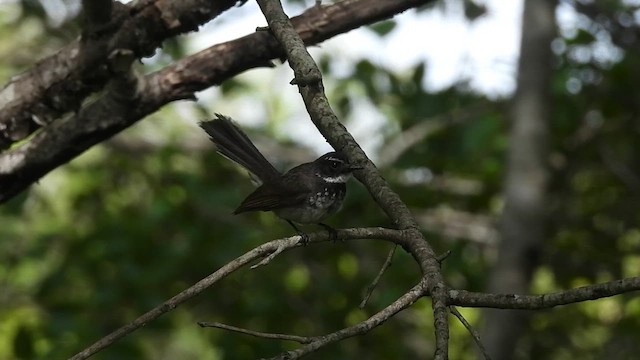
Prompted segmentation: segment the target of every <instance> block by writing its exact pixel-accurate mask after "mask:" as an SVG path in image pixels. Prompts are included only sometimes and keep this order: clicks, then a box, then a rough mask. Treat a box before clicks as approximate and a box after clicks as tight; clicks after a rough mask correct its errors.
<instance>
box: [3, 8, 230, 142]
mask: <svg viewBox="0 0 640 360" xmlns="http://www.w3.org/2000/svg"><path fill="white" fill-rule="evenodd" d="M236 2H237V0H223V1H207V0H184V1H172V0H140V1H136V2H133V3H132V4H131V5H123V4H121V3H119V2H110V1H109V3H110V5H111V6H110V5H107V1H106V0H102V1H83V4H87V3H95V4H92V5H91V6H89V7H86V8H85V16H86V18H88V19H89V27H88V28H87V29H86V30H89V31H85V33H84V34H83V36H82V38H81V39H80V40H77V41H75V42H73V43H71V44H69V45H68V46H66V47H64V48H62V49H61V50H60V51H58V52H57V53H56V54H54V55H51V56H49V57H47V58H45V59H43V60H41V61H40V62H38V64H37V65H36V66H34V67H33V68H32V69H31V70H29V71H28V72H25V73H23V74H21V75H19V76H16V77H14V78H13V79H12V80H10V81H9V83H7V84H6V85H5V86H4V87H3V88H2V89H1V90H0V109H2V111H1V112H0V150H3V149H6V148H8V147H9V146H10V145H11V144H13V143H14V142H16V141H19V140H22V139H24V138H26V137H27V136H29V135H30V134H31V133H33V132H34V131H35V130H37V129H38V128H40V127H41V126H42V124H49V123H51V122H52V121H53V120H54V119H56V118H58V117H60V116H61V115H63V114H65V113H67V112H69V111H74V110H76V109H78V108H79V107H80V105H81V104H82V101H83V100H84V99H86V98H87V96H89V95H90V94H92V93H94V92H96V91H98V90H100V89H102V88H104V86H105V84H106V83H107V82H108V81H109V80H110V79H111V78H112V76H113V72H112V70H111V69H110V68H109V66H108V63H107V56H108V55H109V54H111V53H112V52H113V51H114V50H118V49H121V50H129V51H132V52H133V53H134V54H135V55H136V57H137V58H141V57H145V56H149V55H152V54H153V52H154V51H155V49H156V48H158V47H160V46H161V45H162V42H163V41H164V40H166V39H168V38H171V37H174V36H176V35H178V34H181V33H185V32H188V31H193V30H196V29H197V28H198V26H199V25H201V24H204V23H205V22H207V21H208V20H210V19H213V18H215V17H216V16H218V15H219V14H220V13H222V12H223V11H225V10H227V9H229V8H230V7H232V6H233V5H234V4H235V3H236ZM107 9H110V10H111V13H110V14H109V13H106V14H105V13H103V12H104V11H106V10H107ZM105 21H107V22H105ZM94 25H95V26H94ZM132 34H135V36H132Z"/></svg>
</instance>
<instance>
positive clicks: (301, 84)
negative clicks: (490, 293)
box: [258, 0, 449, 359]
mask: <svg viewBox="0 0 640 360" xmlns="http://www.w3.org/2000/svg"><path fill="white" fill-rule="evenodd" d="M258 5H259V6H260V9H261V10H262V12H263V13H264V15H265V18H266V19H267V23H268V24H269V30H271V32H272V33H273V35H274V36H275V38H276V39H278V42H279V43H280V44H281V45H282V47H283V48H284V50H285V53H286V55H287V59H288V60H289V65H290V66H291V68H292V69H293V72H294V74H295V78H294V80H293V82H292V83H294V84H295V85H297V86H298V90H299V91H300V94H301V95H302V100H303V101H304V104H305V106H306V108H307V111H308V113H309V115H310V117H311V120H312V121H313V123H314V124H315V125H316V127H317V128H318V130H319V131H320V133H322V135H323V136H324V137H325V138H326V139H327V141H328V142H329V143H330V144H331V145H332V146H333V147H334V148H335V149H336V150H339V151H343V152H344V153H345V154H347V155H348V157H349V159H350V160H351V162H353V163H357V164H360V165H363V166H364V169H363V170H360V171H357V172H356V177H357V178H358V180H360V181H361V182H362V183H363V184H364V185H365V186H366V187H367V190H368V191H369V193H370V194H371V195H372V197H373V198H374V200H375V201H376V202H377V203H378V205H379V206H380V207H381V208H382V210H383V211H385V213H386V214H387V216H389V218H390V219H392V221H393V222H394V223H395V224H396V225H397V226H398V227H399V228H400V229H403V230H406V231H407V234H408V239H409V243H410V245H409V246H407V247H405V249H406V250H407V251H408V252H409V253H411V255H412V256H413V257H414V259H415V260H416V261H417V262H418V264H419V265H420V268H421V270H422V272H423V274H425V278H426V279H427V280H428V281H427V283H428V287H429V293H430V294H431V298H432V300H433V302H432V303H433V312H434V322H435V333H436V334H435V335H436V350H435V359H447V357H448V338H449V326H448V314H449V311H448V308H447V300H448V299H447V293H446V288H447V286H446V285H445V283H444V279H443V278H442V274H441V273H440V265H439V263H438V261H437V260H436V255H435V253H434V252H433V250H432V249H431V247H430V246H429V244H428V243H427V242H426V240H425V238H424V237H423V236H422V233H421V232H420V231H419V228H418V225H417V223H416V220H415V219H414V218H413V216H412V214H411V212H410V211H409V209H408V208H407V206H406V205H405V204H404V203H403V202H402V200H401V199H400V197H399V196H398V194H396V193H395V192H393V190H391V188H390V187H389V185H388V184H387V183H386V181H385V180H384V179H383V178H382V176H380V174H379V173H378V171H377V169H376V167H375V165H374V164H373V162H371V160H370V159H369V158H368V157H367V156H366V154H365V153H364V151H363V150H362V148H360V146H359V145H358V143H357V142H356V141H355V140H354V139H353V137H352V136H351V134H349V133H348V132H347V131H346V129H345V128H344V126H343V125H342V124H341V123H340V122H339V120H338V118H337V117H336V115H335V113H334V112H333V110H332V109H331V106H330V104H329V101H328V100H327V97H326V96H325V94H324V87H323V85H322V74H321V73H320V70H319V69H318V66H317V65H316V64H315V62H314V61H313V58H311V55H309V52H308V51H307V49H306V48H305V46H304V41H303V40H302V39H301V38H300V37H299V36H298V34H297V32H296V30H295V28H294V27H293V25H292V23H291V22H290V21H289V18H288V17H287V15H286V14H285V13H284V11H283V9H282V5H281V4H280V2H279V1H278V0H258Z"/></svg>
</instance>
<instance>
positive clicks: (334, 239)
mask: <svg viewBox="0 0 640 360" xmlns="http://www.w3.org/2000/svg"><path fill="white" fill-rule="evenodd" d="M318 225H320V226H322V227H323V228H324V229H325V230H327V232H328V233H329V240H331V241H332V242H337V241H338V240H340V241H342V242H344V239H339V238H338V230H336V229H334V228H332V227H331V226H329V225H327V224H324V223H318Z"/></svg>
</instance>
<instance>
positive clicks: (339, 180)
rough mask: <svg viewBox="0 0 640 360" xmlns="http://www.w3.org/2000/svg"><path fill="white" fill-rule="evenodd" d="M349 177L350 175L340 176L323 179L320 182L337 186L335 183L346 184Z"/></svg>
mask: <svg viewBox="0 0 640 360" xmlns="http://www.w3.org/2000/svg"><path fill="white" fill-rule="evenodd" d="M350 177H351V174H341V175H338V176H327V177H323V178H322V180H324V181H326V182H328V183H332V184H337V183H346V182H347V180H349V178H350Z"/></svg>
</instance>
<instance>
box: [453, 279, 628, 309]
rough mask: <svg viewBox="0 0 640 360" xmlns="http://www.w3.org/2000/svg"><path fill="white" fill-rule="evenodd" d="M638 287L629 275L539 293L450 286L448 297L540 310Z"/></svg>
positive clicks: (463, 303)
mask: <svg viewBox="0 0 640 360" xmlns="http://www.w3.org/2000/svg"><path fill="white" fill-rule="evenodd" d="M639 290H640V277H632V278H626V279H621V280H615V281H610V282H606V283H602V284H596V285H587V286H582V287H579V288H576V289H571V290H565V291H560V292H557V293H552V294H542V295H516V294H486V293H476V292H471V291H466V290H450V291H449V298H450V304H451V305H456V306H464V307H484V308H496V309H517V310H540V309H549V308H552V307H555V306H559V305H567V304H573V303H577V302H582V301H587V300H596V299H601V298H605V297H609V296H614V295H620V294H624V293H627V292H632V291H639Z"/></svg>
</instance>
